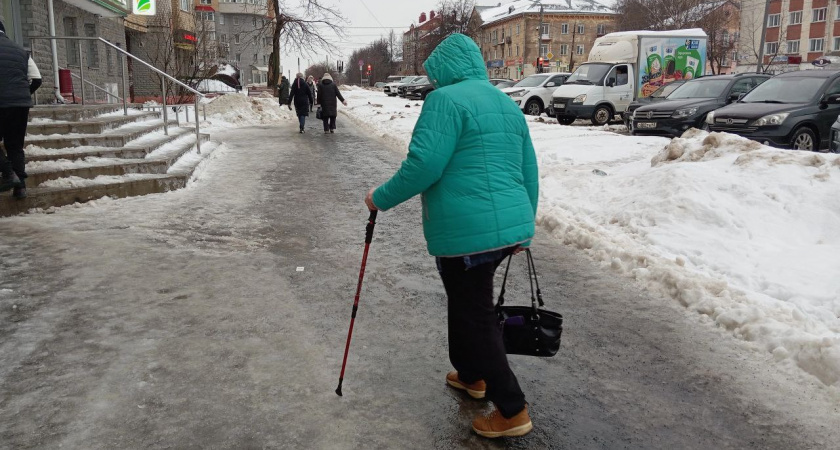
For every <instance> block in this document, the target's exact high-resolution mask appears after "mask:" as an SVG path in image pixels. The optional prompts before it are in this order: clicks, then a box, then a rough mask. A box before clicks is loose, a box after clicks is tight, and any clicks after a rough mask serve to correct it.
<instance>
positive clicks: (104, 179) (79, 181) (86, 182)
mask: <svg viewBox="0 0 840 450" xmlns="http://www.w3.org/2000/svg"><path fill="white" fill-rule="evenodd" d="M158 176H160V175H154V174H140V173H133V174H128V175H100V176H98V177H96V178H81V177H65V178H59V179H57V180H49V181H45V182H43V183H41V184H39V185H38V187H39V188H62V189H67V188H81V187H87V186H97V185H102V184H111V183H122V182H126V181H136V180H143V179H147V178H155V177H158Z"/></svg>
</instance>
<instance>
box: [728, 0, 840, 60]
mask: <svg viewBox="0 0 840 450" xmlns="http://www.w3.org/2000/svg"><path fill="white" fill-rule="evenodd" d="M765 6H767V8H768V10H767V14H766V21H767V22H766V26H767V29H766V33H765V39H764V48H763V50H764V52H763V63H764V65H765V66H766V67H767V70H768V71H769V72H773V73H778V72H786V71H791V70H807V69H813V68H815V65H814V64H812V63H813V62H814V61H816V60H817V59H820V58H823V57H827V59H828V60H832V61H838V63H833V64H832V66H838V67H840V58H836V56H837V55H840V4H838V2H837V1H829V0H771V1H770V2H769V4H767V3H766V1H765V0H746V1H744V2H742V12H741V17H742V19H741V34H742V36H747V35H750V36H752V38H751V39H750V40H748V41H747V42H746V43H745V44H746V45H745V48H742V61H741V64H740V65H739V68H738V71H739V72H745V71H754V70H756V62H757V56H758V54H759V53H760V52H759V51H758V50H760V49H761V28H762V25H764V20H765V14H764V8H765ZM756 30H757V32H756Z"/></svg>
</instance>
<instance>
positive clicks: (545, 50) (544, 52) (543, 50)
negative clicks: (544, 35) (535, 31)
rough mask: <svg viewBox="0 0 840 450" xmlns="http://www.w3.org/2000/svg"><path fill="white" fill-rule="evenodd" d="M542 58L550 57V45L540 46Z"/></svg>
mask: <svg viewBox="0 0 840 450" xmlns="http://www.w3.org/2000/svg"><path fill="white" fill-rule="evenodd" d="M540 56H542V57H543V58H545V57H546V56H548V45H546V44H540Z"/></svg>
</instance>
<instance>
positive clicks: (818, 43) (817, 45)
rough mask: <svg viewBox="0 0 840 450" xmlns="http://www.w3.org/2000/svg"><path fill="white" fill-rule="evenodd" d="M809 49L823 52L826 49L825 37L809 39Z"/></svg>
mask: <svg viewBox="0 0 840 450" xmlns="http://www.w3.org/2000/svg"><path fill="white" fill-rule="evenodd" d="M808 49H809V50H808V51H811V52H821V51H823V50H824V49H825V39H823V38H818V39H811V40H810V41H808Z"/></svg>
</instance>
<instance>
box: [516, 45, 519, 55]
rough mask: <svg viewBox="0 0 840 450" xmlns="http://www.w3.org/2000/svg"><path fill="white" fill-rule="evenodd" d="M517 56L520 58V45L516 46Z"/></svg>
mask: <svg viewBox="0 0 840 450" xmlns="http://www.w3.org/2000/svg"><path fill="white" fill-rule="evenodd" d="M516 56H519V45H517V46H516Z"/></svg>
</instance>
